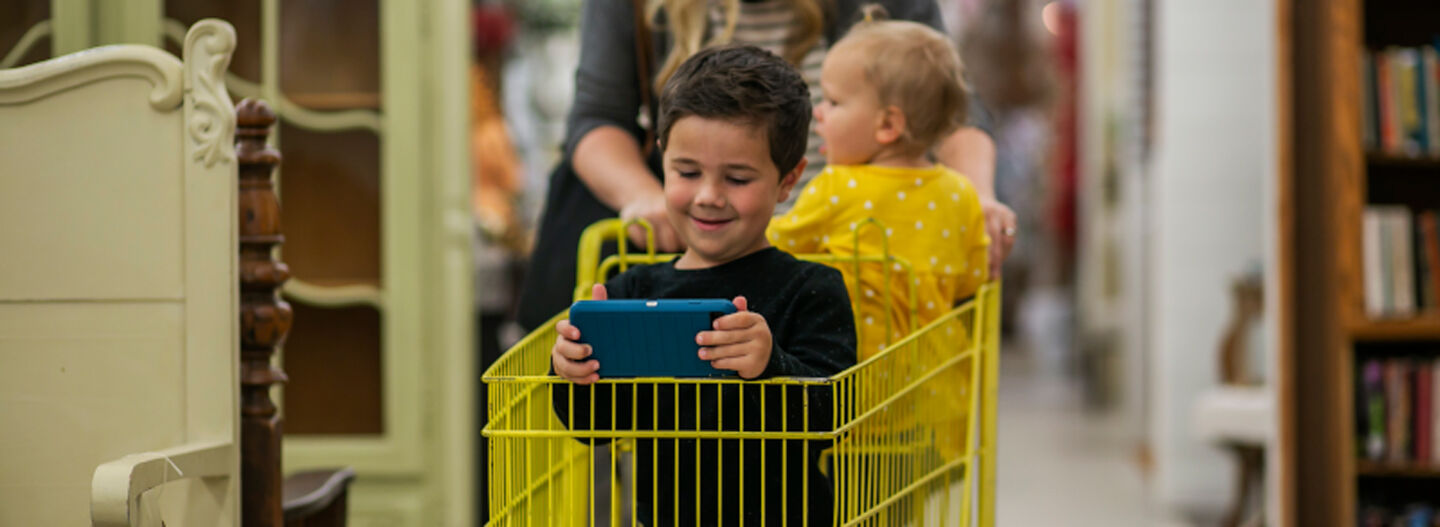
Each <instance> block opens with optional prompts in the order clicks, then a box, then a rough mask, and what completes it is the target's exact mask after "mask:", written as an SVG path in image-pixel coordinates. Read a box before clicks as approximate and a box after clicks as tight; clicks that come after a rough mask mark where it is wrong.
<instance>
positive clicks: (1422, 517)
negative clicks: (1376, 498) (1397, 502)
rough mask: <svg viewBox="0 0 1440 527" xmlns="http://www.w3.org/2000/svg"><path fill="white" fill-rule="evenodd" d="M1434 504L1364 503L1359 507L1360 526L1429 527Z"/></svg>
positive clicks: (1433, 515) (1433, 512)
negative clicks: (1401, 505) (1389, 505)
mask: <svg viewBox="0 0 1440 527" xmlns="http://www.w3.org/2000/svg"><path fill="white" fill-rule="evenodd" d="M1434 521H1435V506H1434V505H1430V504H1426V503H1411V504H1409V505H1405V506H1404V507H1387V506H1384V505H1379V504H1365V505H1362V506H1361V507H1360V518H1359V521H1358V524H1359V525H1360V527H1431V526H1432V525H1433V523H1432V522H1434Z"/></svg>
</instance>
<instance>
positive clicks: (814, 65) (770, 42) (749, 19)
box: [710, 0, 830, 214]
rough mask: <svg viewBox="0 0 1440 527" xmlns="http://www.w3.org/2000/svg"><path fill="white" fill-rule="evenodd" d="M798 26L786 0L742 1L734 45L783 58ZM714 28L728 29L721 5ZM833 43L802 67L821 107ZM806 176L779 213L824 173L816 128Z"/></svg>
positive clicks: (821, 45) (714, 9) (818, 48)
mask: <svg viewBox="0 0 1440 527" xmlns="http://www.w3.org/2000/svg"><path fill="white" fill-rule="evenodd" d="M794 24H795V12H794V10H793V9H791V7H790V3H789V2H788V1H785V0H767V1H763V2H740V14H739V17H738V18H737V19H736V22H735V35H734V38H733V39H732V41H733V42H735V43H738V44H749V45H752V46H755V47H759V48H761V49H765V50H768V51H770V52H771V53H774V54H776V55H779V56H782V57H783V56H785V40H786V39H787V37H789V36H790V31H791V27H792V26H793V25H794ZM710 27H711V30H712V31H713V32H716V33H718V32H719V31H720V30H721V28H724V27H725V11H724V9H723V8H722V7H721V6H720V5H719V3H718V2H714V3H712V4H711V10H710ZM829 47H830V46H829V43H827V42H826V41H825V39H824V38H823V37H822V38H821V39H820V41H819V42H817V43H816V44H815V47H814V48H813V49H811V50H810V51H809V53H806V54H805V60H804V61H802V62H801V64H800V66H799V70H800V76H801V77H802V78H804V79H805V84H806V85H808V86H809V87H810V104H812V105H816V104H820V64H821V63H822V62H824V61H825V51H826V50H827V49H829ZM805 159H806V160H807V161H808V163H807V164H806V165H805V173H804V174H801V175H800V182H799V183H798V184H796V185H795V190H794V191H793V192H791V193H790V198H789V199H788V200H786V201H785V202H784V203H781V204H779V205H776V207H775V213H776V214H783V213H785V212H786V211H788V210H790V207H791V206H794V205H795V200H796V198H798V197H799V196H800V189H802V188H805V185H806V184H807V183H809V182H810V180H811V179H813V178H814V177H815V174H818V173H820V169H821V168H824V167H825V156H823V155H820V136H818V135H816V134H815V128H814V127H811V128H810V137H809V140H808V141H807V143H806V147H805Z"/></svg>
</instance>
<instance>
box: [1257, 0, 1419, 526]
mask: <svg viewBox="0 0 1440 527" xmlns="http://www.w3.org/2000/svg"><path fill="white" fill-rule="evenodd" d="M1278 13H1279V14H1280V17H1281V28H1280V30H1279V32H1278V35H1279V38H1280V39H1281V46H1280V49H1281V50H1282V51H1281V64H1280V66H1279V67H1280V72H1281V75H1280V77H1281V80H1280V82H1279V83H1278V84H1279V90H1280V98H1279V100H1280V101H1281V104H1280V106H1281V108H1280V109H1279V112H1278V113H1279V119H1280V122H1281V126H1280V129H1281V133H1280V143H1281V148H1282V152H1283V154H1282V159H1281V162H1280V163H1279V172H1280V173H1279V174H1278V176H1277V180H1278V185H1277V186H1278V188H1279V189H1280V202H1281V203H1280V207H1279V210H1280V215H1281V218H1280V222H1279V224H1280V226H1281V233H1280V236H1279V238H1278V240H1277V243H1279V244H1280V248H1279V251H1277V252H1278V253H1279V254H1280V255H1281V257H1280V258H1279V260H1278V266H1279V267H1280V269H1279V274H1280V275H1281V279H1280V280H1279V282H1278V283H1279V286H1280V287H1279V290H1278V292H1277V295H1278V296H1279V298H1278V299H1277V302H1276V303H1275V305H1276V306H1277V307H1278V309H1279V310H1280V316H1279V318H1278V319H1279V320H1280V324H1281V327H1282V330H1281V333H1282V337H1281V339H1280V342H1281V347H1280V365H1281V369H1282V371H1283V372H1284V374H1283V375H1284V377H1282V381H1281V386H1280V389H1281V391H1282V394H1281V400H1282V406H1283V409H1282V412H1281V415H1282V418H1281V419H1282V422H1281V434H1280V435H1281V448H1280V452H1279V456H1280V458H1281V459H1280V461H1279V463H1278V465H1279V467H1280V469H1281V470H1280V471H1281V474H1280V475H1279V477H1278V480H1279V481H1280V492H1279V499H1280V500H1281V501H1282V504H1281V508H1282V511H1283V513H1282V517H1283V518H1286V520H1288V521H1284V522H1282V524H1285V525H1305V526H1310V525H1354V524H1355V523H1356V521H1357V519H1358V518H1360V517H1361V515H1362V514H1371V513H1372V512H1373V511H1374V510H1375V509H1376V508H1377V507H1379V508H1383V509H1389V510H1392V511H1393V512H1397V513H1399V512H1402V511H1403V509H1404V508H1405V507H1406V506H1407V505H1409V504H1411V503H1416V502H1422V503H1427V504H1428V505H1430V506H1431V507H1435V508H1437V509H1440V492H1437V490H1440V461H1436V460H1435V458H1434V456H1433V455H1432V457H1431V461H1429V462H1423V463H1422V462H1416V461H1410V460H1409V459H1412V458H1410V457H1407V456H1406V455H1401V456H1398V457H1395V458H1392V457H1390V456H1388V455H1387V456H1386V457H1384V458H1383V459H1371V458H1370V456H1367V455H1366V448H1365V447H1366V446H1367V444H1368V443H1367V441H1365V440H1364V439H1365V438H1363V437H1361V434H1362V433H1363V430H1365V428H1364V427H1365V426H1368V423H1367V421H1366V419H1367V418H1369V415H1370V414H1369V413H1368V410H1369V409H1370V408H1371V407H1372V406H1371V403H1368V402H1366V401H1369V399H1366V398H1365V397H1366V395H1367V394H1370V393H1374V392H1373V391H1372V390H1367V388H1366V386H1365V385H1364V384H1363V380H1362V376H1363V375H1364V373H1366V370H1367V369H1368V368H1369V367H1371V366H1370V365H1373V364H1375V363H1379V362H1393V361H1395V359H1401V360H1402V361H1410V362H1412V363H1415V364H1434V362H1433V361H1436V360H1440V308H1437V307H1436V306H1435V303H1434V302H1433V301H1432V302H1430V303H1429V305H1421V304H1420V303H1418V302H1417V304H1416V305H1415V307H1414V308H1411V309H1405V308H1403V306H1402V307H1401V308H1399V309H1391V310H1390V312H1389V313H1388V314H1386V315H1384V316H1380V315H1378V313H1380V312H1382V311H1383V310H1377V309H1376V308H1375V305H1376V302H1377V301H1376V299H1375V298H1374V297H1373V295H1374V292H1375V291H1376V290H1377V288H1376V285H1375V284H1376V283H1377V278H1376V277H1375V276H1374V275H1371V274H1367V271H1369V272H1373V271H1374V269H1375V268H1377V265H1376V263H1375V262H1376V261H1377V260H1375V259H1374V254H1375V253H1374V251H1375V249H1374V247H1373V246H1372V247H1370V248H1368V249H1367V246H1366V244H1367V232H1372V233H1373V232H1374V231H1373V229H1372V230H1369V231H1367V227H1366V225H1365V223H1366V220H1365V218H1366V216H1367V215H1373V211H1372V208H1373V207H1375V206H1401V207H1405V208H1407V209H1408V210H1410V211H1422V210H1427V209H1440V153H1437V152H1436V151H1432V150H1431V148H1429V147H1428V145H1427V141H1428V139H1426V138H1425V135H1423V134H1425V133H1428V131H1425V132H1420V131H1416V132H1417V134H1420V135H1417V137H1418V138H1420V139H1419V140H1418V141H1419V143H1420V145H1421V146H1419V147H1418V148H1417V147H1416V146H1414V145H1411V146H1408V147H1405V146H1397V145H1399V144H1401V143H1396V142H1395V140H1396V138H1395V136H1394V135H1393V134H1395V133H1396V132H1397V131H1396V130H1395V129H1392V130H1390V131H1389V133H1390V134H1392V136H1391V137H1390V142H1389V143H1388V144H1385V143H1382V142H1379V141H1378V133H1379V132H1378V131H1377V129H1376V128H1374V126H1376V125H1377V121H1375V119H1377V115H1378V114H1377V113H1376V112H1377V108H1376V106H1375V103H1373V102H1372V100H1373V98H1374V97H1376V93H1377V92H1376V90H1377V89H1378V88H1377V86H1376V85H1375V84H1374V83H1373V77H1372V76H1367V74H1366V73H1365V72H1366V71H1368V70H1366V69H1365V67H1364V65H1365V64H1367V63H1373V61H1374V60H1375V59H1374V57H1375V56H1376V55H1377V54H1383V53H1395V54H1396V55H1398V56H1399V57H1401V58H1402V59H1403V58H1404V57H1405V56H1406V55H1405V53H1410V52H1396V51H1395V50H1397V49H1421V48H1422V47H1424V46H1434V45H1435V43H1436V42H1437V37H1440V3H1437V2H1434V1H1431V0H1314V1H1309V0H1307V1H1303V2H1302V1H1299V0H1279V8H1278ZM1387 50H1388V51H1387ZM1427 54H1430V52H1425V51H1423V49H1421V51H1420V52H1418V53H1414V56H1419V57H1422V58H1423V57H1424V56H1425V55H1427ZM1436 56H1440V53H1437V54H1436ZM1382 61H1383V59H1382ZM1422 64H1423V61H1422ZM1416 71H1419V72H1423V71H1425V70H1424V67H1423V66H1422V67H1421V68H1419V69H1418V70H1416ZM1435 71H1437V72H1440V69H1437V70H1435ZM1407 74H1410V73H1407ZM1422 75H1423V73H1422ZM1433 80H1434V81H1435V82H1436V83H1437V84H1440V75H1437V76H1436V77H1435V78H1434V79H1433ZM1422 82H1423V80H1422ZM1424 90H1425V87H1424V86H1423V85H1422V86H1419V87H1417V88H1416V90H1415V93H1418V94H1421V95H1417V97H1421V96H1423V94H1424ZM1437 91H1440V90H1437ZM1392 102H1393V101H1392ZM1433 102H1437V101H1435V100H1434V99H1432V106H1436V108H1437V109H1440V105H1435V104H1433ZM1421 104H1422V105H1423V104H1424V103H1423V102H1421ZM1367 105H1370V106H1367ZM1420 115H1424V114H1423V113H1420ZM1392 117H1393V116H1392ZM1422 120H1423V119H1422ZM1432 121H1433V119H1432ZM1410 122H1411V123H1414V122H1415V121H1414V120H1413V119H1412V120H1411V121H1410ZM1393 124H1394V123H1392V125H1393ZM1429 128H1430V129H1431V130H1433V131H1434V133H1435V134H1437V135H1436V136H1435V137H1437V138H1440V126H1434V125H1431V126H1430V127H1429ZM1399 131H1400V132H1401V133H1409V132H1411V131H1415V130H1413V129H1412V128H1404V127H1402V128H1400V129H1399ZM1403 140H1404V137H1402V138H1401V141H1403ZM1374 239H1375V238H1374V236H1373V235H1371V237H1370V238H1369V239H1368V240H1369V242H1370V243H1372V244H1373V243H1374V241H1373V240H1374ZM1395 239H1398V238H1395ZM1418 244H1419V242H1417V245H1418ZM1367 250H1369V251H1371V252H1370V253H1368V254H1367ZM1415 252H1416V254H1417V255H1420V253H1422V252H1423V251H1421V250H1419V248H1418V247H1417V249H1416V251H1415ZM1367 261H1368V262H1369V263H1368V264H1367ZM1415 269H1416V271H1415V273H1416V276H1415V278H1416V279H1417V280H1418V279H1419V274H1420V273H1422V272H1424V271H1423V270H1422V269H1420V268H1419V267H1416V268H1415ZM1437 279H1440V277H1437ZM1385 283H1389V282H1385ZM1402 284H1403V282H1402ZM1397 287H1400V288H1401V289H1403V286H1397ZM1367 292H1369V294H1370V295H1372V296H1369V297H1367ZM1419 297H1420V296H1419V294H1418V293H1417V299H1418V298H1419ZM1432 300H1433V299H1432ZM1367 301H1368V302H1369V304H1367ZM1391 307H1392V308H1393V306H1391ZM1387 379H1388V377H1387ZM1386 386H1388V385H1386ZM1431 386H1434V384H1433V383H1432V384H1431ZM1372 389H1373V386H1372ZM1411 400H1412V401H1415V400H1418V399H1413V395H1412V399H1411ZM1432 400H1434V399H1432ZM1387 408H1388V407H1387ZM1362 410H1366V412H1362ZM1435 410H1436V408H1429V414H1431V415H1434V414H1435V413H1436V412H1435ZM1397 415H1398V414H1397ZM1437 418H1440V417H1437ZM1412 424H1413V423H1412ZM1386 432H1387V433H1388V432H1389V430H1386ZM1407 433H1408V432H1407ZM1432 444H1433V443H1432ZM1434 453H1435V454H1440V452H1434Z"/></svg>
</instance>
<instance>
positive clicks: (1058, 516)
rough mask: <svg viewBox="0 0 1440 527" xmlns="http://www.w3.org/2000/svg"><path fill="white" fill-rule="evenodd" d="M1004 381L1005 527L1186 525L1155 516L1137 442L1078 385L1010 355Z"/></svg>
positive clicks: (1001, 512)
mask: <svg viewBox="0 0 1440 527" xmlns="http://www.w3.org/2000/svg"><path fill="white" fill-rule="evenodd" d="M1017 353H1018V352H1017ZM1000 377H1001V380H1000V401H999V414H1000V417H999V418H1000V430H999V444H1000V453H999V460H998V465H999V473H998V475H997V476H996V477H997V479H998V490H997V495H996V502H997V503H996V523H997V525H1000V526H1002V527H1011V526H1015V527H1021V526H1023V527H1030V526H1066V527H1070V526H1074V527H1087V526H1106V527H1111V526H1127V527H1128V526H1165V527H1179V526H1181V525H1184V524H1183V523H1178V522H1175V521H1170V520H1166V519H1163V518H1160V517H1159V516H1158V515H1157V514H1154V513H1153V512H1152V511H1151V510H1150V507H1149V506H1148V505H1147V504H1148V503H1149V500H1148V499H1147V498H1146V490H1145V488H1146V487H1145V481H1144V479H1143V477H1142V474H1141V472H1140V469H1139V467H1138V465H1137V464H1136V462H1135V452H1136V445H1135V443H1134V441H1133V440H1131V439H1127V438H1126V437H1124V436H1123V435H1122V434H1123V431H1122V430H1121V429H1120V427H1119V426H1118V425H1117V423H1115V422H1114V419H1107V418H1105V417H1104V416H1096V415H1094V414H1092V413H1089V412H1086V411H1085V410H1084V409H1083V408H1082V406H1081V402H1080V393H1079V390H1078V388H1077V387H1076V386H1075V384H1074V383H1073V382H1071V381H1069V380H1067V378H1066V377H1065V376H1063V375H1060V374H1059V373H1057V372H1051V371H1048V369H1047V368H1044V367H1041V366H1039V365H1037V362H1036V361H1033V360H1028V357H1025V356H1023V355H1018V354H1010V353H1007V354H1006V355H1005V356H1004V358H1003V359H1002V360H1001V373H1000Z"/></svg>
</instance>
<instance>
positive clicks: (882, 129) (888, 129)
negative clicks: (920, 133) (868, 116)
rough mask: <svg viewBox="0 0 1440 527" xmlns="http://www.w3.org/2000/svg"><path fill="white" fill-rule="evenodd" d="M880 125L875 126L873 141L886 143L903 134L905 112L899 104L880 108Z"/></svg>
mask: <svg viewBox="0 0 1440 527" xmlns="http://www.w3.org/2000/svg"><path fill="white" fill-rule="evenodd" d="M880 112H881V114H880V126H877V127H875V142H877V143H880V144H882V145H888V144H891V143H894V142H896V141H899V140H900V138H901V137H903V136H904V135H905V127H906V126H908V125H909V124H908V123H906V122H905V112H903V111H901V110H900V107H899V106H894V105H891V106H886V107H885V109H883V110H880Z"/></svg>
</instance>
